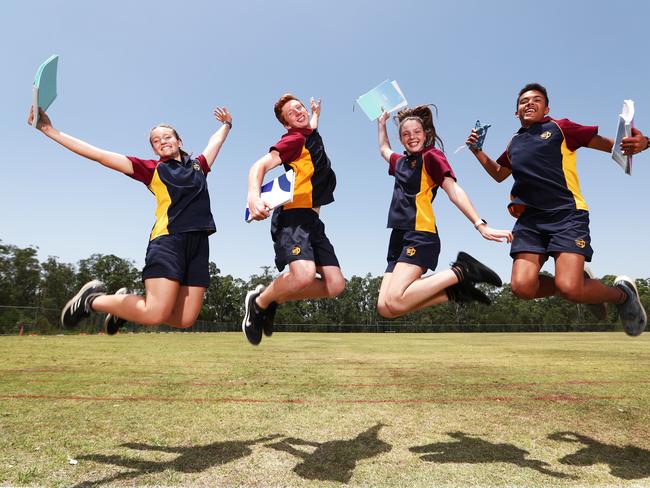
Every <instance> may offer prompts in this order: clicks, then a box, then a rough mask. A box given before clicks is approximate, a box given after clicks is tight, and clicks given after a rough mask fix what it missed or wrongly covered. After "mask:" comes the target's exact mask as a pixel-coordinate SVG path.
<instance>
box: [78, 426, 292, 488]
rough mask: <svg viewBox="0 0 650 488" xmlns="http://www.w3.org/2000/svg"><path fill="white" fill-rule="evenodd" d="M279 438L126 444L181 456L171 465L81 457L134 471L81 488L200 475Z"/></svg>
mask: <svg viewBox="0 0 650 488" xmlns="http://www.w3.org/2000/svg"><path fill="white" fill-rule="evenodd" d="M278 437H280V436H279V435H272V436H268V437H260V438H259V439H253V440H250V441H225V442H215V443H213V444H207V445H205V446H193V447H184V446H178V447H165V446H154V445H150V444H139V443H127V444H122V445H121V447H128V448H129V449H136V450H139V451H158V452H168V453H176V454H179V456H178V457H176V458H174V459H172V460H171V461H166V462H158V461H143V460H140V459H135V458H129V457H123V456H104V455H101V454H89V455H87V456H78V457H77V459H79V460H82V459H83V460H88V461H94V462H97V463H104V464H113V465H115V466H122V467H124V468H129V469H130V470H131V471H126V472H122V473H117V474H115V475H113V476H109V477H106V478H103V479H100V480H97V481H82V482H81V483H79V484H78V485H76V486H78V487H81V486H98V485H104V484H107V483H112V482H115V481H120V480H130V479H134V478H137V477H139V476H142V475H144V474H151V473H161V472H163V471H165V470H168V469H169V470H173V471H177V472H179V473H199V472H201V471H205V470H206V469H209V468H211V467H213V466H220V465H222V464H226V463H229V462H231V461H235V460H236V459H239V458H243V457H245V456H249V455H250V454H251V453H252V452H253V451H252V450H251V448H250V446H254V445H255V444H259V443H261V442H268V441H271V440H273V439H277V438H278Z"/></svg>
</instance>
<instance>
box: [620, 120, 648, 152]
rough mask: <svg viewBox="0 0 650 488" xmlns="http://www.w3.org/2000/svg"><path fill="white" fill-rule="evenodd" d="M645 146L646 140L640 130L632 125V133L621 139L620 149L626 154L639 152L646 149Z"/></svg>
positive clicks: (646, 144)
mask: <svg viewBox="0 0 650 488" xmlns="http://www.w3.org/2000/svg"><path fill="white" fill-rule="evenodd" d="M647 147H648V140H647V139H646V138H645V136H644V135H643V134H642V133H641V131H640V130H639V129H637V128H635V127H632V135H631V136H630V137H624V138H623V140H621V150H622V151H623V154H625V155H626V156H632V155H633V154H637V153H640V152H641V151H644V150H645V149H647Z"/></svg>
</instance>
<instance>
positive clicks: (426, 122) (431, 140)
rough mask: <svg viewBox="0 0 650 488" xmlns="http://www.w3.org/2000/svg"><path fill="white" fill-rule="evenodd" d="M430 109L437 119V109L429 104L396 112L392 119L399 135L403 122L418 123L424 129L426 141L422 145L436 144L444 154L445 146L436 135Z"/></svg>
mask: <svg viewBox="0 0 650 488" xmlns="http://www.w3.org/2000/svg"><path fill="white" fill-rule="evenodd" d="M430 107H433V108H435V109H436V117H438V107H436V106H435V105H434V104H432V103H431V104H428V105H418V106H417V107H413V108H409V107H407V108H405V109H402V110H400V111H399V112H397V115H396V116H395V117H394V119H395V121H396V122H397V124H398V126H399V133H400V134H401V133H402V125H403V124H404V123H405V122H407V121H409V120H415V121H417V122H419V123H420V124H421V125H422V128H423V129H424V134H425V135H426V141H425V144H424V145H425V146H431V145H434V144H436V143H437V145H438V147H439V148H440V150H442V151H443V152H444V151H445V145H444V143H443V142H442V139H441V138H440V136H438V134H437V133H436V127H435V126H434V125H433V112H431V108H430Z"/></svg>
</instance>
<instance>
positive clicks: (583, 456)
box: [548, 431, 650, 480]
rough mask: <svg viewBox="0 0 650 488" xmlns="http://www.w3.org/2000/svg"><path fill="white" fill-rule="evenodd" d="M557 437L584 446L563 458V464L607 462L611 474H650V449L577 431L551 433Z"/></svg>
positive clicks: (628, 477) (635, 477)
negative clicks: (606, 441)
mask: <svg viewBox="0 0 650 488" xmlns="http://www.w3.org/2000/svg"><path fill="white" fill-rule="evenodd" d="M548 438H549V439H551V440H554V441H562V442H572V443H577V444H583V445H584V446H585V447H583V448H581V449H579V450H578V451H576V452H574V453H573V454H567V455H566V456H564V457H563V458H561V459H560V462H561V463H562V464H568V465H572V466H592V465H594V464H601V463H602V464H608V465H609V472H610V474H611V475H612V476H616V477H617V478H621V479H624V480H638V479H641V478H648V477H650V451H648V450H646V449H641V448H640V447H636V446H631V445H627V446H624V447H619V446H613V445H611V444H604V443H602V442H599V441H597V440H596V439H592V438H591V437H587V436H586V435H582V434H579V433H577V432H569V431H565V432H555V433H553V434H551V435H549V436H548Z"/></svg>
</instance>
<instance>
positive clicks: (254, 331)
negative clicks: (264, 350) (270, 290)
mask: <svg viewBox="0 0 650 488" xmlns="http://www.w3.org/2000/svg"><path fill="white" fill-rule="evenodd" d="M263 291H264V285H257V286H256V287H255V289H254V290H251V291H249V292H248V293H247V294H246V300H245V301H244V306H245V307H246V312H245V313H244V320H243V321H242V324H241V330H242V331H243V332H244V335H245V336H246V339H248V342H250V343H251V344H253V345H254V346H257V345H258V344H259V343H260V342H261V341H262V321H263V318H264V315H263V313H262V311H261V310H260V309H259V307H258V306H257V304H256V303H255V299H256V298H257V297H258V296H260V293H262V292H263Z"/></svg>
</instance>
